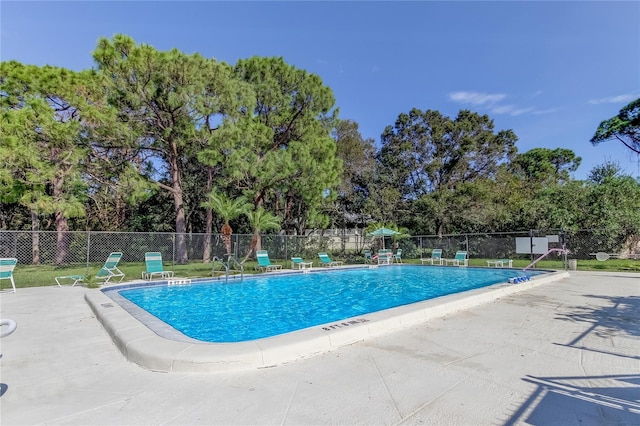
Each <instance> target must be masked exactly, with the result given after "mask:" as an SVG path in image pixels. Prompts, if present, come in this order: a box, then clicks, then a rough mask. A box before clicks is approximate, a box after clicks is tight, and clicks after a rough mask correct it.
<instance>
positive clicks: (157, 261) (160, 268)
mask: <svg viewBox="0 0 640 426" xmlns="http://www.w3.org/2000/svg"><path fill="white" fill-rule="evenodd" d="M144 262H145V264H146V266H147V270H146V271H142V279H143V280H144V279H147V280H150V279H151V278H153V276H154V275H159V276H160V278H172V277H173V271H165V270H164V265H163V264H162V253H160V252H157V251H153V252H147V253H145V254H144Z"/></svg>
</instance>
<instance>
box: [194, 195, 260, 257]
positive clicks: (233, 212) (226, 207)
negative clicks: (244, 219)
mask: <svg viewBox="0 0 640 426" xmlns="http://www.w3.org/2000/svg"><path fill="white" fill-rule="evenodd" d="M208 197H209V201H206V202H204V203H202V207H208V208H211V209H212V210H213V211H214V212H216V213H217V214H218V215H219V216H220V217H222V220H224V225H222V227H221V228H220V233H221V234H222V242H223V243H224V247H225V249H226V250H227V256H231V235H232V234H233V229H232V228H231V225H230V224H229V221H231V220H233V219H235V218H237V217H238V216H241V215H243V214H246V213H247V211H248V210H249V204H248V203H247V201H246V199H245V198H244V197H239V198H236V199H234V200H232V199H230V198H229V197H227V196H226V195H225V194H223V193H221V192H216V191H215V190H214V191H211V193H210V194H209V195H208Z"/></svg>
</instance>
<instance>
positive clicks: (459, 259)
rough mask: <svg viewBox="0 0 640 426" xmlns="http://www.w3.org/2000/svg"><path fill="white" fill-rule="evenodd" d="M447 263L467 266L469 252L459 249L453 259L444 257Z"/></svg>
mask: <svg viewBox="0 0 640 426" xmlns="http://www.w3.org/2000/svg"><path fill="white" fill-rule="evenodd" d="M444 263H445V265H448V264H449V263H451V264H452V265H454V266H467V265H468V263H469V260H468V259H467V252H466V251H464V250H458V251H457V252H456V255H455V256H454V257H453V259H444Z"/></svg>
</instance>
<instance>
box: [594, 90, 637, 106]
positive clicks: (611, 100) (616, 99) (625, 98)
mask: <svg viewBox="0 0 640 426" xmlns="http://www.w3.org/2000/svg"><path fill="white" fill-rule="evenodd" d="M635 99H638V94H637V93H636V94H634V93H627V94H624V95H618V96H609V97H608V98H600V99H590V100H589V103H590V104H592V105H598V104H605V103H606V104H621V103H625V104H626V103H629V102H631V101H633V100H635Z"/></svg>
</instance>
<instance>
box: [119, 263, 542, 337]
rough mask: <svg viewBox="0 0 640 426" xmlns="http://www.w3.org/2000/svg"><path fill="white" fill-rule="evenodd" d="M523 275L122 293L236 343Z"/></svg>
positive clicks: (392, 274) (431, 273)
mask: <svg viewBox="0 0 640 426" xmlns="http://www.w3.org/2000/svg"><path fill="white" fill-rule="evenodd" d="M539 273H540V272H532V273H530V274H529V275H535V274H539ZM518 275H522V272H521V271H518V270H513V269H486V268H452V267H424V266H409V265H403V266H391V267H382V268H375V269H373V268H372V269H362V268H358V269H350V270H332V271H326V270H325V271H318V272H316V273H308V274H295V275H291V274H289V275H275V276H273V275H272V276H266V275H261V276H257V277H253V278H250V279H245V280H243V281H230V282H228V283H225V282H220V281H215V282H201V283H198V284H193V285H188V286H168V285H160V286H158V285H156V286H145V287H140V288H131V289H125V290H120V291H119V292H118V293H119V294H120V296H122V297H124V298H125V299H126V300H128V301H130V302H132V303H134V304H135V305H137V306H139V307H140V308H142V309H144V310H145V311H147V312H149V313H150V314H152V315H153V316H155V317H157V318H159V319H160V320H162V321H163V322H164V323H166V324H168V325H170V326H171V327H172V328H174V329H175V330H177V331H178V332H180V333H182V334H184V335H185V336H187V337H189V338H193V339H196V340H199V341H203V342H214V343H232V342H242V341H248V340H255V339H262V338H266V337H271V336H276V335H279V334H284V333H289V332H292V331H296V330H301V329H304V328H308V327H313V326H319V325H323V324H328V323H331V322H335V321H341V320H345V319H347V318H353V317H357V316H359V315H366V314H369V313H372V312H378V311H382V310H385V309H390V308H394V307H398V306H403V305H408V304H411V303H416V302H419V301H423V300H428V299H432V298H436V297H440V296H444V295H448V294H453V293H459V292H463V291H467V290H470V289H475V288H480V287H486V286H489V285H492V284H496V283H500V282H506V281H508V280H509V278H512V277H515V276H518ZM120 302H121V301H120ZM125 306H127V304H126V303H125ZM129 307H130V305H129ZM131 310H132V311H135V309H131ZM167 337H171V336H167Z"/></svg>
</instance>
